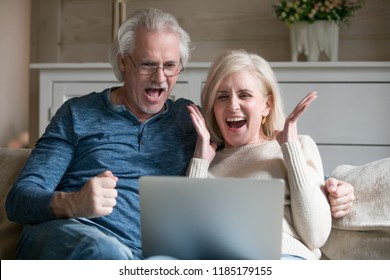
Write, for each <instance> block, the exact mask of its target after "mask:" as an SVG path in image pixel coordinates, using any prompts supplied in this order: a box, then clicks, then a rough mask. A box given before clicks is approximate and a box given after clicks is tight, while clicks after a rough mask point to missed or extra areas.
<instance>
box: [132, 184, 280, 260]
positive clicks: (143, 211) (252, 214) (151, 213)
mask: <svg viewBox="0 0 390 280" xmlns="http://www.w3.org/2000/svg"><path fill="white" fill-rule="evenodd" d="M284 188H285V182H284V181H283V180H281V179H270V180H256V179H244V178H218V179H217V178H207V179H205V178H188V177H175V176H173V177H171V176H146V177H141V178H140V180H139V195H140V218H141V240H142V252H143V255H144V257H145V258H150V257H155V256H167V257H169V258H175V259H182V260H209V259H214V260H231V259H235V260H258V259H267V260H272V259H280V256H281V239H282V220H283V210H284V209H283V208H284Z"/></svg>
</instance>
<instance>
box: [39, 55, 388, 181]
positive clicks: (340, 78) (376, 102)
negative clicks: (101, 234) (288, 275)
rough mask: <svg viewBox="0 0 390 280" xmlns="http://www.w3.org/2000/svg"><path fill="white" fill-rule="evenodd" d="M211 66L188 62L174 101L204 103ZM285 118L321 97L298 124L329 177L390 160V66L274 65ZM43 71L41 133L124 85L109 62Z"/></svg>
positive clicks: (53, 66)
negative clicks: (61, 111) (72, 108)
mask: <svg viewBox="0 0 390 280" xmlns="http://www.w3.org/2000/svg"><path fill="white" fill-rule="evenodd" d="M209 65H210V64H209V63H189V64H188V65H187V66H186V70H185V71H184V72H183V73H181V74H180V75H179V78H178V82H177V84H176V86H175V88H174V90H173V92H172V98H173V99H177V98H180V97H184V98H188V99H191V100H193V101H194V102H195V103H196V104H200V91H201V88H202V86H203V84H204V81H205V78H206V74H207V69H208V67H209ZM271 66H272V67H273V69H274V71H275V74H276V76H277V78H278V80H279V83H280V88H281V91H282V97H283V100H284V103H285V112H286V115H287V114H288V113H289V112H291V110H292V109H293V108H294V106H295V105H296V104H297V102H298V101H299V100H300V99H301V98H303V97H304V96H305V95H306V93H307V92H309V91H312V90H315V91H317V92H318V96H319V97H318V99H317V100H315V102H314V103H313V104H312V106H311V108H309V110H308V111H307V112H306V113H305V115H304V116H303V117H302V118H301V119H300V120H299V123H298V127H299V132H300V133H301V134H308V135H310V136H312V137H313V139H314V140H315V141H316V142H317V144H318V146H319V149H320V152H321V156H322V159H323V162H324V169H325V173H326V174H327V173H329V172H330V171H331V170H332V169H333V168H334V167H335V166H337V165H340V164H363V163H366V162H369V161H373V160H376V159H380V158H383V157H390V129H389V124H388V121H389V118H390V113H389V108H390V63H389V62H297V63H291V62H274V63H271ZM31 69H35V70H39V77H40V83H39V86H40V103H39V133H40V134H42V133H43V131H44V129H45V127H46V126H47V124H48V122H49V120H50V118H51V117H52V116H53V114H54V113H55V112H56V110H57V109H58V108H59V106H61V104H62V103H63V102H64V101H65V100H67V99H69V98H71V97H74V96H80V95H83V94H87V93H90V92H92V91H101V90H102V89H104V88H107V87H111V86H116V85H120V84H119V83H118V81H117V80H116V78H115V76H114V74H113V73H112V70H111V67H110V65H109V64H107V63H66V64H32V65H31Z"/></svg>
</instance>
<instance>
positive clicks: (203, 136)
mask: <svg viewBox="0 0 390 280" xmlns="http://www.w3.org/2000/svg"><path fill="white" fill-rule="evenodd" d="M188 111H189V112H190V116H191V120H192V123H193V124H194V127H195V129H196V132H197V133H198V140H197V141H196V146H195V151H194V158H201V159H206V160H208V162H211V161H212V160H213V159H214V157H215V150H216V149H217V145H216V144H215V143H211V142H210V133H209V130H208V129H207V126H206V122H205V120H204V118H203V116H202V113H201V112H200V110H199V108H198V106H196V105H195V104H191V105H189V106H188Z"/></svg>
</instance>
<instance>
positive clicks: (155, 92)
mask: <svg viewBox="0 0 390 280" xmlns="http://www.w3.org/2000/svg"><path fill="white" fill-rule="evenodd" d="M163 91H164V89H163V88H147V89H145V93H146V95H147V96H148V97H149V98H150V99H151V100H158V99H159V97H160V96H161V94H162V92H163Z"/></svg>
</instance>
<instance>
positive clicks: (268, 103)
mask: <svg viewBox="0 0 390 280" xmlns="http://www.w3.org/2000/svg"><path fill="white" fill-rule="evenodd" d="M272 102H273V99H272V94H268V95H267V97H266V98H265V107H264V109H263V117H266V116H268V115H269V113H270V112H271V108H272Z"/></svg>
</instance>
